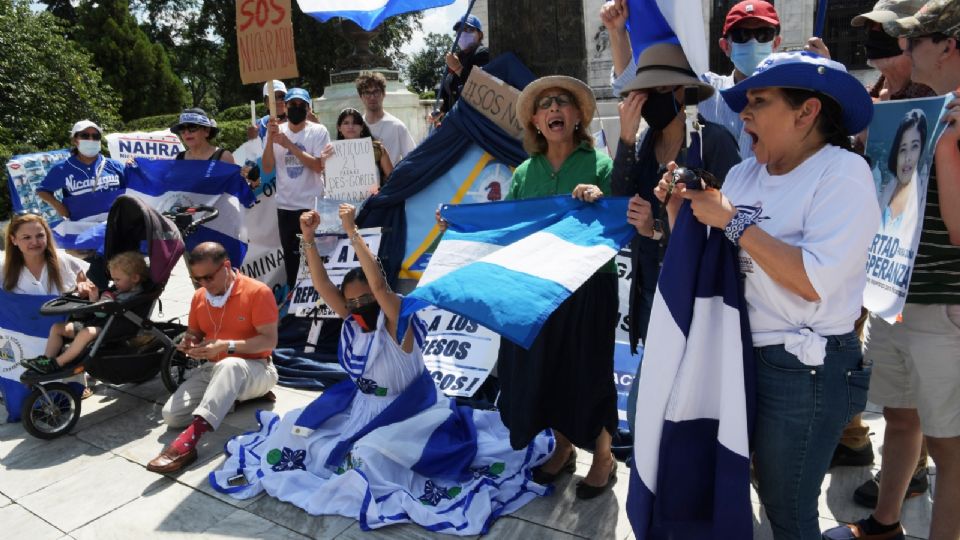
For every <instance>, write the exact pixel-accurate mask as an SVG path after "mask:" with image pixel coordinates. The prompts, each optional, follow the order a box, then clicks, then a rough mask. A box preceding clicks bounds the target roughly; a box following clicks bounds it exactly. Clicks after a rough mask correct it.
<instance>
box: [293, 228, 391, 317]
mask: <svg viewBox="0 0 960 540" xmlns="http://www.w3.org/2000/svg"><path fill="white" fill-rule="evenodd" d="M360 236H362V237H363V240H364V242H366V243H367V245H368V246H370V251H372V252H373V253H377V251H379V249H380V229H379V228H376V229H360ZM316 244H317V253H318V254H319V255H320V257H321V258H322V259H323V260H324V264H323V267H324V268H326V270H327V275H328V276H330V281H332V282H333V284H334V285H336V286H337V287H339V286H340V284H341V283H343V277H344V276H345V275H346V274H347V272H349V271H350V270H352V269H353V268H357V267H358V266H360V260H359V259H358V258H357V252H356V250H354V249H353V244H352V243H351V242H350V239H349V238H347V236H346V235H343V234H318V235H317V238H316ZM300 260H301V265H300V271H299V272H298V274H297V285H296V287H294V289H293V296H292V297H291V298H290V307H289V309H288V311H287V312H288V313H291V314H294V315H297V316H298V317H310V316H316V317H318V318H321V319H336V318H338V317H337V314H336V313H334V312H333V310H331V309H330V308H329V307H327V305H326V304H325V303H324V302H323V299H322V298H320V295H319V294H318V293H317V291H316V289H314V288H313V282H312V281H311V279H310V269H309V268H307V263H306V259H305V258H301V259H300ZM314 308H317V311H316V312H314Z"/></svg>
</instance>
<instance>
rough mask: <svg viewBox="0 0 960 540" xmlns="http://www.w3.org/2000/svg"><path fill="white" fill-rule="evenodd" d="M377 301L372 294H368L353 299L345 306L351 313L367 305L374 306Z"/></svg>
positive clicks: (345, 303)
mask: <svg viewBox="0 0 960 540" xmlns="http://www.w3.org/2000/svg"><path fill="white" fill-rule="evenodd" d="M376 300H377V299H376V298H374V297H373V295H372V294H370V293H367V294H361V295H360V296H358V297H356V298H351V299H350V300H347V301H346V302H344V303H343V304H344V305H345V306H346V307H347V309H349V310H350V311H353V310H356V309H360V308H361V307H363V306H365V305H367V304H372V303H374V302H376Z"/></svg>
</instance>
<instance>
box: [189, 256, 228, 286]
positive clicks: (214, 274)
mask: <svg viewBox="0 0 960 540" xmlns="http://www.w3.org/2000/svg"><path fill="white" fill-rule="evenodd" d="M225 264H227V262H226V261H224V262H222V263H220V266H218V267H217V269H216V270H214V271H213V272H210V273H209V274H207V275H205V276H190V279H192V280H193V282H194V283H209V282H211V281H213V280H214V278H216V277H217V274H218V273H220V269H221V268H223V265H225Z"/></svg>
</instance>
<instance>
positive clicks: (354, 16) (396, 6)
mask: <svg viewBox="0 0 960 540" xmlns="http://www.w3.org/2000/svg"><path fill="white" fill-rule="evenodd" d="M453 2H454V0H350V1H344V0H297V4H299V5H300V10H301V11H303V12H304V13H306V14H307V15H310V16H311V17H313V18H314V19H317V20H319V21H320V22H327V21H329V20H330V19H332V18H334V17H343V18H344V19H350V20H351V21H353V22H355V23H357V24H358V25H360V27H361V28H363V29H364V30H366V31H368V32H369V31H370V30H373V29H374V28H376V27H377V26H379V25H380V23H382V22H383V21H384V20H385V19H386V18H388V17H393V16H394V15H400V14H401V13H407V12H410V11H420V10H422V9H429V8H434V7H440V6H448V5H450V4H452V3H453Z"/></svg>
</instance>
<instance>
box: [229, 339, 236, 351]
mask: <svg viewBox="0 0 960 540" xmlns="http://www.w3.org/2000/svg"><path fill="white" fill-rule="evenodd" d="M235 352H237V342H236V341H234V340H232V339H231V340H230V341H227V354H233V353H235Z"/></svg>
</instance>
